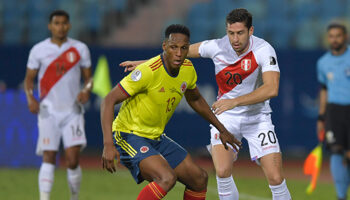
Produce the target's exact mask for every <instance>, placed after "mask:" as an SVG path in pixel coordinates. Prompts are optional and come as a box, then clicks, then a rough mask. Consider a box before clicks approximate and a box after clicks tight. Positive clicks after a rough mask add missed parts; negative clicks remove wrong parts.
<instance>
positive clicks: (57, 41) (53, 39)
mask: <svg viewBox="0 0 350 200" xmlns="http://www.w3.org/2000/svg"><path fill="white" fill-rule="evenodd" d="M66 41H67V37H64V38H56V37H51V42H52V43H54V44H57V45H58V46H59V47H60V46H62V44H63V43H65V42H66Z"/></svg>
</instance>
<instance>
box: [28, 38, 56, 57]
mask: <svg viewBox="0 0 350 200" xmlns="http://www.w3.org/2000/svg"><path fill="white" fill-rule="evenodd" d="M50 44H51V42H50V38H46V39H45V40H42V41H40V42H38V43H36V44H35V45H34V46H33V47H32V49H31V52H33V53H34V52H40V51H42V50H43V49H45V48H47V47H48V46H49V45H50Z"/></svg>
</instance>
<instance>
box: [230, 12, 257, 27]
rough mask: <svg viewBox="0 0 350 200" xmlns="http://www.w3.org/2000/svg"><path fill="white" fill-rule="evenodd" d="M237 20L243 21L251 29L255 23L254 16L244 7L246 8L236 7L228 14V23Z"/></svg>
mask: <svg viewBox="0 0 350 200" xmlns="http://www.w3.org/2000/svg"><path fill="white" fill-rule="evenodd" d="M236 22H243V23H244V24H245V26H246V27H247V28H248V29H250V27H252V23H253V16H252V14H250V13H249V12H248V10H247V9H244V8H237V9H234V10H232V11H231V12H230V13H229V14H228V15H227V16H226V25H227V24H233V23H236Z"/></svg>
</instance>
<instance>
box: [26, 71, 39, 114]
mask: <svg viewBox="0 0 350 200" xmlns="http://www.w3.org/2000/svg"><path fill="white" fill-rule="evenodd" d="M37 74H38V70H37V69H30V68H27V71H26V76H25V78H24V92H25V93H26V98H27V102H28V109H29V111H30V112H31V113H34V114H37V113H38V112H39V102H38V101H37V100H36V99H35V98H34V96H33V89H34V81H35V77H36V76H37Z"/></svg>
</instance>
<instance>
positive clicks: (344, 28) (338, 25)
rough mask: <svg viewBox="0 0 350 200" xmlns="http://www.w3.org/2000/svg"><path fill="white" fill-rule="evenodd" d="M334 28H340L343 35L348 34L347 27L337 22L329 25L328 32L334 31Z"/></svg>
mask: <svg viewBox="0 0 350 200" xmlns="http://www.w3.org/2000/svg"><path fill="white" fill-rule="evenodd" d="M333 28H339V29H341V30H342V31H343V33H344V34H345V35H346V34H347V30H346V27H345V25H343V24H340V23H337V22H333V23H331V24H329V25H328V27H327V31H329V30H331V29H333Z"/></svg>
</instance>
